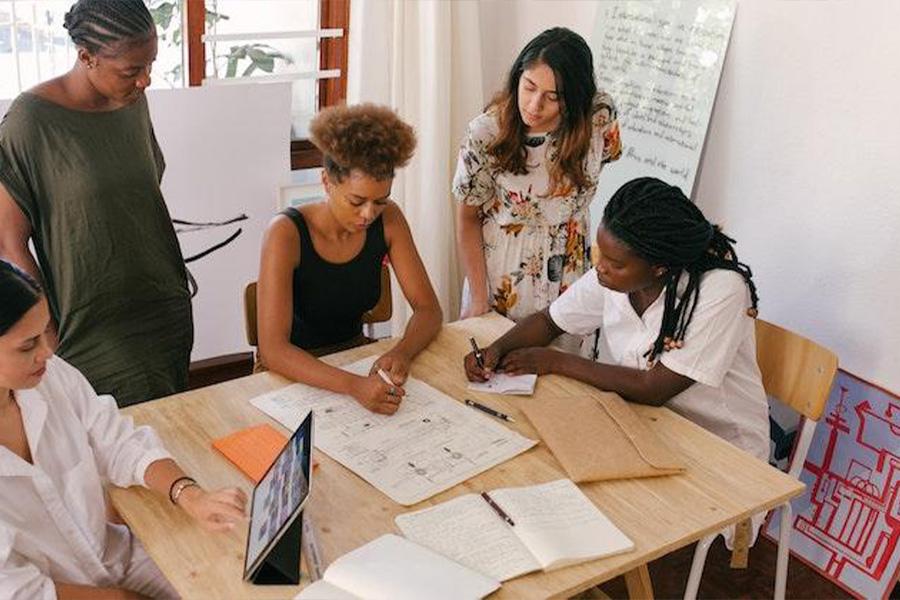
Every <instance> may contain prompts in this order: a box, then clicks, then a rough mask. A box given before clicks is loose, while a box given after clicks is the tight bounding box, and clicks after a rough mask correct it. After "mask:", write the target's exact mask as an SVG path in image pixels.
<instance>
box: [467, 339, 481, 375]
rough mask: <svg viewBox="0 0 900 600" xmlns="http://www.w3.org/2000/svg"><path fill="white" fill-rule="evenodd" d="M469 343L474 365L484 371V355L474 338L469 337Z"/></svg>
mask: <svg viewBox="0 0 900 600" xmlns="http://www.w3.org/2000/svg"><path fill="white" fill-rule="evenodd" d="M469 343H470V344H472V350H474V351H475V364H477V365H478V368H479V369H484V353H483V352H482V351H481V348H479V347H478V343H477V342H476V341H475V338H473V337H470V338H469Z"/></svg>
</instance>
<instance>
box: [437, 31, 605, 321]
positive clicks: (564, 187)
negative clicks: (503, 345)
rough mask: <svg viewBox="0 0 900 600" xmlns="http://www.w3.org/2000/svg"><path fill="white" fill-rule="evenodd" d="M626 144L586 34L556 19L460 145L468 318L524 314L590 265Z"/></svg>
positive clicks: (457, 190)
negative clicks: (605, 196)
mask: <svg viewBox="0 0 900 600" xmlns="http://www.w3.org/2000/svg"><path fill="white" fill-rule="evenodd" d="M620 154H621V141H620V138H619V126H618V122H617V120H616V109H615V107H614V105H613V102H612V100H611V99H610V97H609V96H608V95H606V94H604V93H603V92H600V91H598V90H597V86H596V83H595V80H594V68H593V60H592V57H591V50H590V48H589V47H588V45H587V44H586V43H585V41H584V39H583V38H582V37H581V36H579V35H578V34H576V33H574V32H572V31H570V30H568V29H565V28H554V29H548V30H547V31H544V32H543V33H541V34H540V35H538V36H537V37H536V38H534V39H533V40H531V41H530V42H529V43H528V44H527V45H526V46H525V48H524V49H523V50H522V52H521V53H520V54H519V56H518V58H517V59H516V61H515V62H514V63H513V66H512V68H511V69H510V72H509V77H508V80H507V85H506V87H505V88H504V89H503V90H502V91H501V92H500V93H498V94H497V96H495V98H494V99H493V100H492V101H491V103H490V105H489V106H488V108H487V109H486V111H485V112H484V113H482V114H481V115H479V116H478V117H476V118H475V119H474V120H473V121H472V122H471V123H470V124H469V127H468V131H467V133H466V138H465V140H464V141H463V143H462V147H461V149H460V153H459V162H458V164H457V168H456V175H455V177H454V179H453V194H454V195H455V196H456V199H457V200H458V201H459V208H458V211H457V218H458V227H457V231H458V243H459V251H460V258H461V260H462V263H463V268H464V270H465V274H466V285H465V286H464V290H463V302H462V314H461V317H462V318H466V317H472V316H477V315H480V314H483V313H486V312H488V311H490V310H495V311H496V312H498V313H500V314H502V315H505V316H507V317H509V318H510V319H512V320H514V321H518V320H519V319H521V318H523V317H526V316H528V315H530V314H531V313H533V312H535V311H538V310H541V309H544V308H546V307H547V306H549V305H550V303H551V302H553V300H555V299H556V298H557V297H558V296H559V295H560V294H561V293H562V292H563V291H565V289H566V288H567V287H568V286H569V285H571V284H572V283H574V282H575V281H576V280H577V279H578V278H579V277H580V276H581V275H582V274H583V273H584V272H585V271H587V270H588V269H589V268H590V258H589V252H590V248H589V242H588V241H587V240H589V239H590V211H589V207H590V203H591V200H592V199H593V197H594V193H595V191H596V189H597V182H598V179H599V176H600V172H601V170H602V168H603V165H604V164H606V163H608V162H611V161H613V160H616V159H617V158H619V155H620Z"/></svg>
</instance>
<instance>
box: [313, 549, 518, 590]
mask: <svg viewBox="0 0 900 600" xmlns="http://www.w3.org/2000/svg"><path fill="white" fill-rule="evenodd" d="M324 581H325V582H327V584H328V587H327V588H326V587H325V586H324V585H323V586H320V589H321V591H322V592H326V593H328V594H329V595H328V598H329V599H331V598H334V599H335V600H337V599H341V600H343V598H345V597H346V598H353V597H356V598H365V599H367V600H419V599H420V598H429V599H432V600H456V599H460V600H476V599H478V598H483V597H485V596H487V595H488V594H490V593H491V592H493V591H494V590H496V589H497V588H499V587H500V582H499V581H496V580H494V579H491V578H489V577H485V576H484V575H482V574H481V573H478V572H475V571H473V570H471V569H469V568H466V567H464V566H463V565H460V564H458V563H455V562H453V561H452V560H448V559H447V558H445V557H443V556H440V555H439V554H435V553H434V552H432V551H431V550H428V549H427V548H423V547H422V546H420V545H418V544H414V543H413V542H411V541H409V540H405V539H403V538H402V537H400V536H396V535H392V534H388V535H383V536H381V537H380V538H378V539H376V540H374V541H371V542H369V543H368V544H366V545H364V546H361V547H359V548H357V549H356V550H353V551H352V552H348V553H347V554H345V555H344V556H342V557H340V558H338V559H337V560H336V561H334V562H333V563H332V564H331V565H330V566H329V567H328V569H327V570H326V571H325V577H324ZM318 584H319V582H316V583H314V584H313V585H311V586H309V587H308V588H306V589H305V590H303V591H302V592H300V594H299V595H298V596H297V597H296V598H297V600H306V599H310V600H312V599H315V600H319V598H321V596H320V595H319V594H318V592H317V590H316V588H315V587H314V586H317V585H318ZM335 588H337V590H338V591H339V592H346V593H347V595H346V596H340V595H337V593H336V591H335Z"/></svg>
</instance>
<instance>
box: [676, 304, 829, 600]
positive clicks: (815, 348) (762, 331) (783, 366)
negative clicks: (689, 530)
mask: <svg viewBox="0 0 900 600" xmlns="http://www.w3.org/2000/svg"><path fill="white" fill-rule="evenodd" d="M756 361H757V363H759V370H760V372H761V373H762V380H763V387H764V388H765V390H766V393H767V394H768V395H770V396H773V397H775V398H777V399H778V400H780V401H781V402H782V403H784V404H785V405H787V406H789V407H791V408H792V409H794V410H795V411H797V412H798V413H800V415H801V417H802V426H801V429H800V437H799V438H798V439H797V442H796V444H795V446H794V454H793V456H792V457H791V461H790V465H789V467H788V474H789V475H790V476H791V477H795V478H798V479H799V477H800V472H801V471H802V470H803V463H804V462H805V461H806V454H807V452H808V451H809V445H810V443H811V442H812V439H813V434H814V433H815V430H816V423H817V422H818V421H819V419H820V418H821V416H822V412H823V411H824V410H825V404H826V402H828V394H829V392H830V391H831V384H832V382H833V380H834V376H835V374H836V373H837V367H838V358H837V355H835V354H834V353H833V352H832V351H831V350H829V349H828V348H825V347H823V346H820V345H819V344H817V343H815V342H813V341H812V340H808V339H806V338H804V337H802V336H800V335H797V334H796V333H792V332H790V331H788V330H786V329H783V328H781V327H779V326H777V325H773V324H772V323H767V322H766V321H763V320H759V319H758V320H757V321H756ZM780 509H781V526H780V531H779V535H778V558H777V562H776V567H775V598H776V599H778V600H783V598H784V594H785V588H786V585H787V567H788V558H789V556H790V545H791V544H790V534H791V527H792V525H791V503H790V502H786V503H784V504H782V505H781V507H780ZM776 510H777V509H776ZM717 535H718V533H717V534H714V535H710V536H707V537H705V538H703V539H702V540H700V542H699V543H698V544H697V549H696V550H695V551H694V561H693V564H692V565H691V573H690V576H689V577H688V583H687V588H686V589H685V592H684V597H685V598H686V599H689V600H693V599H694V598H696V597H697V591H698V589H699V587H700V578H701V576H702V575H703V565H704V564H705V562H706V553H707V552H708V551H709V547H710V545H711V544H712V542H713V540H715V539H716V536H717Z"/></svg>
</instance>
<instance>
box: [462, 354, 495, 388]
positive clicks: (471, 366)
mask: <svg viewBox="0 0 900 600" xmlns="http://www.w3.org/2000/svg"><path fill="white" fill-rule="evenodd" d="M479 354H480V355H481V360H480V361H479V359H478V355H479ZM502 357H503V354H502V353H501V352H500V350H499V348H497V347H496V346H494V345H490V346H488V347H487V348H481V349H479V350H477V351H476V350H473V351H472V352H469V353H468V354H466V358H465V359H464V360H463V365H464V366H465V369H466V377H467V378H468V379H469V381H478V382H483V381H487V380H488V379H490V378H491V375H493V374H494V371H496V370H497V365H498V364H499V363H500V359H501V358H502Z"/></svg>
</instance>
